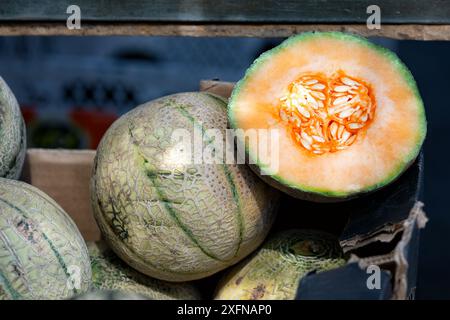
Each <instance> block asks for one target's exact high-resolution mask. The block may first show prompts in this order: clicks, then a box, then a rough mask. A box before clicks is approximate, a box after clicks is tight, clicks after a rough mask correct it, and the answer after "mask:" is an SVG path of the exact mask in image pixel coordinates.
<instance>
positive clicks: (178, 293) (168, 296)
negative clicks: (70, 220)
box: [87, 242, 201, 300]
mask: <svg viewBox="0 0 450 320" xmlns="http://www.w3.org/2000/svg"><path fill="white" fill-rule="evenodd" d="M87 245H88V250H89V254H90V258H91V266H92V283H93V288H94V289H97V290H119V291H122V292H125V293H135V294H140V295H142V296H145V297H146V298H148V299H152V300H199V299H200V298H201V295H200V293H199V292H198V291H197V289H196V288H195V287H194V285H192V284H191V283H188V282H186V283H181V282H179V283H172V282H167V281H162V280H158V279H154V278H151V277H148V276H146V275H144V274H142V273H139V272H138V271H136V270H134V269H133V268H131V267H130V266H128V265H127V264H126V263H125V262H124V261H122V260H120V258H119V257H118V256H117V255H116V254H115V253H114V252H113V251H112V250H111V249H110V248H108V247H107V245H106V243H105V242H88V244H87Z"/></svg>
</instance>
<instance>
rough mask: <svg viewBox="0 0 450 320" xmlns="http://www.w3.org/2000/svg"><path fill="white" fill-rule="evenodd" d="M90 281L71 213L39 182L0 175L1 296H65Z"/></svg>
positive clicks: (83, 288)
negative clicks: (64, 209) (32, 184)
mask: <svg viewBox="0 0 450 320" xmlns="http://www.w3.org/2000/svg"><path fill="white" fill-rule="evenodd" d="M77 275H79V280H80V282H79V287H78V289H77V288H74V289H73V288H71V287H70V285H68V283H70V282H69V279H70V280H75V278H74V276H75V277H76V276H77ZM72 283H75V285H77V283H76V280H75V282H72ZM90 285H91V266H90V261H89V254H88V251H87V248H86V244H85V243H84V240H83V238H82V237H81V234H80V232H79V231H78V229H77V227H76V226H75V224H74V222H73V221H72V220H71V219H70V217H69V216H68V215H67V214H66V213H65V212H64V211H63V209H62V208H61V207H60V206H59V205H58V204H56V202H54V201H53V200H52V199H51V198H50V197H48V196H47V195H46V194H44V193H43V192H41V191H39V190H38V189H36V188H35V187H33V186H31V185H28V184H26V183H24V182H19V181H14V180H9V179H4V178H0V300H9V299H33V300H35V299H36V300H37V299H52V300H53V299H66V298H68V297H71V296H72V295H74V294H79V293H83V292H85V291H86V290H88V289H89V287H90Z"/></svg>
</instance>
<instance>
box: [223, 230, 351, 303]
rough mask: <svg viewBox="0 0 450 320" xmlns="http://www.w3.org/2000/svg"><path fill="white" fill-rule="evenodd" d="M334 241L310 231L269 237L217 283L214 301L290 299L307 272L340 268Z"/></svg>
mask: <svg viewBox="0 0 450 320" xmlns="http://www.w3.org/2000/svg"><path fill="white" fill-rule="evenodd" d="M345 263H346V262H345V259H344V255H343V252H342V250H341V248H340V246H339V242H338V240H337V238H336V237H335V236H333V235H331V234H328V233H324V232H320V231H314V230H288V231H284V232H281V233H279V234H276V235H274V236H272V237H271V238H269V239H268V240H267V242H266V243H265V244H264V245H263V246H262V247H261V249H259V250H258V251H257V252H256V253H255V254H253V255H252V256H251V257H249V258H248V259H246V260H245V261H243V262H241V263H239V264H238V265H237V266H236V267H233V269H232V270H231V271H230V272H229V273H228V274H227V275H226V276H225V277H224V278H223V279H222V280H221V282H220V283H219V286H218V288H217V292H216V294H215V299H217V300H235V299H237V300H292V299H294V298H295V294H296V291H297V287H298V283H299V280H300V279H301V278H302V277H303V276H305V275H306V274H307V273H309V272H311V271H314V270H316V271H317V272H322V271H326V270H331V269H335V268H338V267H340V266H343V265H344V264H345Z"/></svg>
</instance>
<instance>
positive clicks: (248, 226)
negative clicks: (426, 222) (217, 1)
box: [0, 33, 426, 299]
mask: <svg viewBox="0 0 450 320" xmlns="http://www.w3.org/2000/svg"><path fill="white" fill-rule="evenodd" d="M4 88H5V87H4V86H3V89H2V90H4V92H6V95H5V94H4V96H6V97H7V98H6V100H5V98H2V99H3V100H1V101H9V102H8V103H9V105H14V103H11V101H12V99H11V94H10V92H9V91H7V90H6V89H4ZM3 103H4V102H3ZM15 108H16V107H12V108H11V107H10V111H9V112H10V114H11V115H9V117H10V118H11V119H15V121H16V123H15V124H14V125H12V126H10V128H8V127H7V129H6V131H5V132H8V133H7V137H8V138H9V143H8V145H7V146H6V149H7V150H9V152H8V155H5V156H4V157H3V158H1V159H2V162H0V164H2V166H0V169H1V170H3V172H6V174H7V175H8V176H9V177H11V176H17V171H20V170H17V168H19V166H20V163H21V159H23V156H22V153H21V152H23V151H21V150H22V148H24V142H23V125H22V122H21V121H20V117H19V116H18V115H17V111H15ZM11 110H12V111H11ZM14 112H15V113H14ZM1 116H2V114H1V113H0V117H1ZM0 120H1V118H0ZM1 123H2V122H1V121H0V124H1ZM0 129H1V127H0ZM229 129H234V130H231V131H230V130H229ZM0 132H1V131H0ZM20 132H22V135H21V134H20ZM425 133H426V120H425V115H424V108H423V103H422V100H421V98H420V96H419V93H418V90H417V87H416V85H415V82H414V80H413V78H412V76H411V74H410V73H409V71H408V70H407V68H406V67H405V66H404V65H403V64H402V63H401V62H400V60H399V59H398V58H397V57H396V56H395V55H394V54H393V53H391V52H389V51H387V50H386V49H381V48H379V47H377V46H375V45H373V44H371V43H369V42H368V41H366V40H365V39H362V38H359V37H355V36H350V35H346V34H342V33H306V34H303V35H299V36H296V37H293V38H290V39H288V40H287V41H285V42H284V43H282V44H281V45H280V46H278V47H277V48H275V49H273V50H271V51H269V52H267V53H265V54H263V55H262V56H261V57H260V58H258V59H257V60H256V61H255V62H254V64H253V65H252V66H251V67H250V69H249V70H248V71H247V73H246V75H245V77H244V78H243V79H242V80H241V81H240V82H239V83H238V84H237V86H236V88H235V89H234V91H233V94H232V97H231V99H230V101H229V102H228V101H226V100H225V99H224V98H222V97H219V96H216V95H213V94H209V93H198V92H191V93H179V94H174V95H170V96H166V97H163V98H160V99H157V100H154V101H150V102H148V103H146V104H143V105H141V106H138V107H137V108H135V109H133V110H131V111H130V112H128V113H127V114H125V115H124V116H122V117H121V118H120V119H119V120H117V121H116V122H115V123H114V124H113V125H112V126H111V127H110V129H109V130H108V131H107V133H106V134H105V136H104V137H103V139H102V141H101V143H100V145H99V148H98V150H97V155H96V158H95V163H94V169H93V174H92V179H91V200H92V206H93V209H94V214H95V218H96V221H97V223H98V225H99V227H100V230H101V232H102V235H103V238H104V240H105V242H106V244H102V245H101V246H100V247H99V246H98V245H94V244H90V250H91V252H90V253H91V264H92V269H93V285H92V284H91V282H90V281H91V279H90V274H91V273H90V272H91V268H90V267H86V261H87V258H86V257H87V251H86V246H85V244H84V243H83V242H82V241H80V236H79V234H78V232H77V230H76V228H75V227H74V225H73V223H72V222H71V221H70V219H69V218H68V217H67V215H65V213H64V212H63V211H62V209H61V208H59V207H58V206H57V205H56V204H55V203H53V202H52V201H51V200H50V199H48V198H47V197H45V196H44V195H42V194H41V193H39V192H37V191H36V190H34V189H32V188H31V187H29V186H25V185H20V184H18V183H13V182H9V181H6V180H5V181H3V180H1V181H0V209H1V210H5V211H6V212H7V215H6V216H5V215H0V236H1V238H0V240H1V241H3V242H0V243H2V245H3V247H0V250H3V251H0V271H1V273H0V276H1V277H0V297H7V298H20V297H22V296H23V297H25V298H28V297H30V298H38V297H42V296H41V295H40V294H43V293H42V292H40V291H39V290H38V289H37V288H38V286H39V285H41V283H40V282H39V281H40V280H39V279H36V278H35V275H36V274H35V272H36V270H35V269H33V268H35V267H36V266H39V267H42V266H44V267H46V266H48V272H52V273H54V274H57V275H58V281H61V283H62V281H64V280H66V277H67V276H68V274H67V270H68V269H67V266H68V263H74V261H78V263H79V264H80V263H81V265H82V266H83V268H82V271H83V272H84V277H83V279H87V280H86V282H85V283H84V282H83V286H82V290H81V291H86V288H87V287H90V288H93V289H100V290H104V291H100V292H98V291H93V292H92V293H90V294H88V295H87V296H86V295H84V296H83V295H82V296H80V299H83V298H87V299H89V298H90V297H91V298H93V297H98V298H101V297H109V298H114V297H116V298H120V297H126V296H127V295H128V296H129V295H131V296H133V295H134V296H135V297H145V298H151V299H177V298H183V299H191V298H192V299H195V298H198V297H199V294H198V293H197V291H196V289H195V288H194V287H192V285H191V284H189V283H185V281H190V280H196V279H204V278H207V277H208V276H210V275H213V274H215V273H218V272H219V271H221V270H224V269H226V268H228V267H231V266H233V265H236V266H235V267H233V268H232V269H230V270H229V271H228V272H227V273H226V276H225V277H224V278H223V280H222V281H221V282H220V284H219V286H218V287H217V291H216V295H215V298H217V299H230V298H231V299H293V298H294V297H295V290H296V288H297V285H298V283H299V280H300V279H301V278H302V277H303V276H304V275H305V274H307V273H308V272H310V271H319V272H320V271H325V270H329V269H332V268H337V267H340V266H342V265H343V264H345V261H346V260H345V257H344V255H343V253H342V251H341V248H340V246H339V242H338V240H337V238H336V237H335V236H333V235H330V234H326V233H324V232H321V231H314V230H289V231H281V233H279V234H278V235H275V236H271V238H270V239H269V240H268V241H267V242H266V243H265V244H263V242H264V240H265V238H266V236H267V235H268V234H269V231H270V229H271V226H272V224H273V222H274V220H275V215H276V211H277V207H278V204H279V201H280V192H279V191H282V192H284V193H287V194H289V195H291V196H294V197H296V198H300V199H306V200H312V201H320V202H336V201H344V200H347V199H350V198H353V197H356V196H359V195H360V194H362V193H367V192H371V191H374V190H376V189H379V188H381V187H383V186H386V185H387V184H389V183H390V182H392V181H393V180H395V179H396V178H397V177H398V176H399V175H400V174H401V173H402V172H403V171H404V170H406V168H407V167H408V166H409V165H410V164H411V163H412V162H413V161H414V159H415V158H416V157H417V155H418V152H419V150H420V147H421V145H422V143H423V140H424V137H425ZM2 168H3V169H2ZM5 168H6V169H5ZM1 172H2V171H0V173H1ZM11 186H14V187H15V188H17V189H18V191H17V192H18V194H23V196H20V197H12V196H11V191H9V189H10V188H11ZM2 187H3V189H2ZM2 190H3V191H2ZM2 206H3V207H2ZM44 209H45V210H44ZM31 213H33V215H32V214H31ZM283 214H284V213H283V212H280V213H278V219H287V217H285V216H283ZM298 214H300V215H310V214H314V213H313V212H301V208H300V209H299V212H298ZM51 216H52V217H53V216H54V217H55V219H56V220H55V221H56V223H52V224H50V223H48V220H49V219H50V217H51ZM293 227H295V226H293ZM11 239H12V240H11ZM261 244H263V245H262V247H261V248H260V249H259V250H257V248H258V247H259V246H260V245H261ZM69 249H70V250H69ZM69 251H70V252H72V253H69ZM113 252H114V253H113ZM38 253H39V254H38ZM41 254H42V255H43V256H42V257H41ZM4 257H6V258H4ZM38 257H39V258H42V259H38ZM24 258H26V260H27V261H32V263H28V264H24V263H22V262H23V261H24ZM244 258H245V259H244ZM240 261H242V262H240ZM238 262H240V263H239V264H237V263H238ZM46 268H47V267H46ZM5 275H6V276H5ZM170 282H180V283H170ZM47 285H49V284H48V283H47ZM50 287H52V288H53V289H54V291H46V292H55V293H54V294H55V295H54V296H50V297H56V296H57V295H58V297H60V298H61V297H66V296H68V295H69V292H67V290H64V289H63V288H62V287H60V286H59V285H57V284H54V285H52V286H50ZM46 289H47V287H46ZM36 290H38V291H36ZM48 290H49V289H48ZM111 290H121V291H123V292H124V293H123V294H121V293H117V292H116V291H111ZM41 291H42V290H41ZM72 293H75V292H71V294H72ZM78 293H81V292H78ZM52 294H53V293H52Z"/></svg>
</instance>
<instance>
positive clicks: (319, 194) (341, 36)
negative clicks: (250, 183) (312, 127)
mask: <svg viewBox="0 0 450 320" xmlns="http://www.w3.org/2000/svg"><path fill="white" fill-rule="evenodd" d="M318 37H329V38H334V39H338V40H345V41H353V42H356V43H358V44H360V45H363V46H366V47H368V48H370V49H372V50H374V51H376V52H377V53H378V54H380V55H382V56H384V57H385V58H386V59H387V60H389V61H390V62H391V64H392V67H393V68H395V69H396V70H397V72H398V73H399V74H401V75H402V77H403V79H404V80H405V82H406V83H407V84H408V86H409V87H410V88H411V90H412V91H413V92H414V95H415V97H416V103H417V104H418V110H419V117H420V120H421V121H420V123H421V127H420V132H419V134H418V139H417V141H416V147H415V148H414V149H413V150H411V152H410V153H409V154H408V155H407V156H406V157H405V160H404V161H403V163H401V164H399V165H398V166H397V168H395V169H394V170H393V171H392V172H390V173H389V174H388V175H387V176H386V178H385V179H384V180H382V181H380V182H379V183H376V184H373V185H370V186H368V187H366V188H363V189H360V190H359V191H358V192H347V191H336V190H327V189H321V188H313V187H309V186H307V185H298V184H295V183H294V182H293V181H290V180H289V179H287V178H285V177H281V176H279V175H270V176H269V175H261V173H260V172H261V171H264V168H265V167H268V166H267V165H266V164H264V163H261V162H260V161H259V159H258V160H257V161H255V162H256V163H255V164H254V165H250V167H251V168H252V169H253V170H254V171H255V172H256V173H257V174H258V175H260V177H261V178H262V179H263V180H264V181H266V182H267V183H269V184H271V185H272V186H274V187H277V188H279V189H281V190H282V191H284V192H286V193H288V194H290V195H292V196H294V197H298V198H303V199H307V200H312V201H318V202H330V201H331V202H333V201H339V200H347V199H351V198H354V197H356V196H358V195H359V194H363V193H368V192H372V191H375V190H378V189H380V188H382V187H384V186H386V185H388V184H389V183H391V182H393V181H394V180H395V179H397V178H398V177H399V176H400V175H401V174H402V173H403V172H404V171H405V170H406V169H407V168H408V167H409V166H410V165H411V164H412V163H413V162H414V160H415V159H416V158H417V156H418V155H419V152H420V149H421V147H422V144H423V142H424V140H425V136H426V132H427V121H426V116H425V108H424V104H423V101H422V98H421V96H420V93H419V89H418V87H417V84H416V81H415V80H414V77H413V75H412V74H411V71H409V69H408V68H407V67H406V65H405V64H404V63H403V62H401V60H400V59H399V57H398V56H397V55H396V54H395V53H394V52H392V51H390V50H389V49H387V48H384V47H381V46H378V45H376V44H373V43H371V42H369V41H368V40H367V39H365V38H363V37H361V36H357V35H350V34H346V33H341V32H305V33H302V34H299V35H296V36H292V37H290V38H288V39H287V40H285V41H284V42H282V43H281V44H280V45H279V46H277V47H275V48H273V49H271V50H269V51H266V52H264V53H263V54H261V55H260V56H259V57H258V58H257V59H256V60H255V61H254V62H253V63H252V65H251V66H250V67H249V68H248V69H247V71H246V72H245V75H244V77H243V78H242V79H241V80H240V81H239V82H238V83H237V84H236V86H235V87H234V89H233V92H232V93H231V97H230V99H229V103H228V120H229V123H230V126H231V127H232V128H235V129H237V128H239V126H238V124H237V119H236V118H235V117H234V113H233V108H234V106H235V103H236V100H237V99H238V97H239V93H240V91H241V89H242V87H243V86H245V84H246V82H247V81H248V80H249V79H250V78H251V77H252V75H253V73H254V72H255V71H256V70H257V69H258V68H259V66H260V65H262V64H264V63H265V62H266V61H267V60H269V59H271V57H272V56H273V55H275V54H278V53H280V52H282V51H283V50H284V49H285V48H288V47H290V46H292V45H295V44H296V43H297V42H300V41H308V40H314V39H317V38H318ZM245 150H246V153H247V154H248V156H249V158H250V159H252V160H254V159H256V157H255V155H254V154H252V152H251V150H249V147H248V144H246V145H245Z"/></svg>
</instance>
